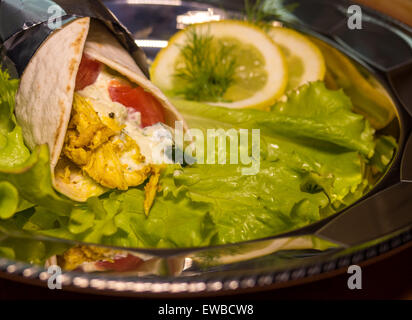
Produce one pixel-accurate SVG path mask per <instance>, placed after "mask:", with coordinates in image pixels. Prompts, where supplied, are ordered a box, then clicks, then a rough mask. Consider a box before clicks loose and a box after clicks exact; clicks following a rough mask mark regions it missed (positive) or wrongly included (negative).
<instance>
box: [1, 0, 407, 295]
mask: <svg viewBox="0 0 412 320" xmlns="http://www.w3.org/2000/svg"><path fill="white" fill-rule="evenodd" d="M293 2H296V3H298V4H299V6H298V7H297V9H296V10H294V11H293V12H292V13H291V12H288V11H284V12H283V13H282V14H280V15H278V16H276V17H273V19H274V22H275V23H277V24H280V25H282V24H285V25H287V26H289V27H292V28H295V29H297V30H300V31H302V32H304V33H306V34H308V35H309V36H311V37H314V38H316V39H318V40H319V41H322V42H323V43H324V44H325V45H326V46H330V47H334V48H337V49H338V50H340V51H341V52H342V53H344V54H345V55H346V56H347V57H349V58H350V61H351V63H352V64H353V65H354V66H356V68H357V69H358V70H361V72H362V74H365V75H366V76H367V78H368V79H370V81H373V83H374V84H375V86H376V90H377V91H380V92H382V91H384V92H386V93H387V94H388V96H389V97H390V100H391V103H392V104H393V109H394V112H395V114H396V117H395V119H394V120H393V121H392V122H391V123H390V124H389V125H388V126H387V127H385V128H384V129H382V130H383V131H384V132H387V133H390V134H392V135H393V136H395V137H396V138H397V140H398V143H399V148H398V150H397V153H396V155H395V156H394V159H393V160H392V163H391V166H390V168H389V169H388V171H387V172H386V173H385V175H383V176H382V177H381V178H380V179H379V181H377V184H376V186H375V188H374V189H373V190H372V191H371V192H369V193H368V194H367V195H365V196H364V197H363V198H362V199H360V200H359V201H358V202H357V203H355V204H354V205H352V206H351V207H349V208H346V209H345V210H343V211H341V212H339V213H337V214H335V215H333V216H331V217H329V218H327V219H325V220H322V221H320V222H318V223H315V224H313V225H310V226H306V227H304V228H301V229H298V230H293V231H291V232H288V233H286V234H281V235H277V236H275V237H271V238H265V239H260V240H254V241H248V242H243V243H237V244H229V245H223V246H215V247H205V248H185V249H173V250H172V249H138V248H115V247H110V248H111V249H118V250H122V251H127V252H130V253H131V254H134V255H137V256H139V257H142V259H143V260H144V263H143V264H142V265H141V266H140V267H139V268H138V269H136V270H135V271H133V272H110V273H109V272H105V273H99V272H91V273H87V272H77V271H71V272H70V271H64V270H63V273H62V275H61V278H60V279H61V280H62V286H63V288H64V289H66V290H75V291H85V292H89V293H90V292H92V293H97V294H105V295H123V296H144V297H147V296H155V297H165V296H170V295H173V296H187V295H190V296H196V295H217V294H226V293H233V292H240V291H243V290H267V289H274V288H278V287H284V286H291V285H296V284H299V283H302V282H304V281H308V280H313V279H319V278H322V277H327V276H330V275H331V274H336V273H337V272H345V271H346V270H347V268H348V266H349V265H351V264H361V263H363V262H365V261H366V260H369V259H373V258H375V257H377V256H380V255H382V254H384V253H387V252H388V251H391V250H393V249H395V248H397V247H400V246H402V245H404V244H406V243H408V242H410V241H412V197H410V195H411V194H412V183H409V182H410V181H412V170H411V167H410V164H411V163H412V158H411V157H412V140H411V139H409V134H410V128H411V126H410V123H411V114H412V113H411V111H412V99H411V93H410V92H409V90H408V89H407V88H408V86H407V85H406V84H408V83H409V86H410V85H412V78H411V77H410V76H409V74H411V72H409V71H410V70H412V30H411V29H410V28H408V27H407V26H405V25H402V24H400V23H398V22H396V21H394V20H392V19H390V18H388V17H386V16H383V15H381V14H378V13H376V12H373V11H371V10H366V9H365V10H364V15H365V17H364V19H365V21H366V23H367V28H366V30H365V31H364V32H362V31H360V32H358V33H347V32H345V30H346V29H345V28H344V27H343V26H344V25H345V23H346V20H347V17H346V9H347V7H348V6H349V5H350V4H351V3H350V2H348V1H344V0H341V1H334V2H331V1H320V0H313V1H312V0H310V1H309V0H300V1H293ZM104 3H105V4H106V5H107V7H108V8H109V9H110V10H112V11H113V13H114V14H115V15H116V16H117V18H118V19H119V20H120V21H121V23H123V25H125V26H126V27H127V28H128V29H129V31H130V32H131V34H132V35H133V36H134V38H135V40H136V43H137V44H138V45H139V46H140V48H141V49H143V50H144V51H145V53H146V56H147V59H148V61H149V63H150V60H152V59H153V58H154V57H155V56H156V54H157V53H158V52H159V50H160V49H161V48H162V47H164V46H165V45H167V41H168V39H169V38H170V37H171V36H172V35H173V34H174V33H175V32H176V31H178V30H179V29H180V28H182V27H184V26H185V25H187V24H190V23H192V22H199V21H200V20H202V19H203V21H204V19H224V18H241V17H242V14H243V12H242V3H243V2H242V1H235V0H233V1H213V0H210V1H192V2H188V1H180V0H163V1H161V0H158V1H156V0H153V1H152V0H113V1H104ZM371 30H372V31H373V32H375V33H373V32H369V31H371ZM368 32H369V33H368ZM359 37H360V38H362V39H363V40H362V41H363V42H362V43H363V45H356V44H359V43H360V42H359V41H360V40H359ZM371 37H375V38H373V39H371ZM378 40H379V41H378ZM385 41H386V42H390V41H391V42H392V43H394V45H397V44H398V45H399V46H400V47H398V48H399V50H397V51H396V53H395V51H391V53H390V54H388V52H386V51H384V49H382V48H384V47H382V46H376V47H374V46H373V45H376V44H377V43H378V42H384V43H385ZM402 48H403V49H402ZM408 50H409V51H408ZM408 81H409V82H408ZM0 238H1V240H4V239H20V240H21V241H24V242H27V243H29V242H33V243H35V242H36V243H38V242H41V243H42V244H43V245H46V246H48V245H50V246H62V247H67V248H69V247H72V246H75V245H78V244H82V243H77V242H71V241H68V240H62V239H54V238H47V237H39V236H36V235H32V234H29V233H26V232H24V233H23V232H18V231H10V230H2V229H0ZM82 245H86V246H87V245H90V244H82ZM93 246H95V245H93ZM30 262H31V261H30V259H29V258H27V257H26V258H24V257H20V258H16V259H15V260H10V259H6V258H0V276H1V277H5V278H9V279H13V280H16V281H22V282H27V283H32V284H36V285H41V286H47V285H48V283H49V280H50V278H51V276H52V274H50V273H49V272H48V269H47V267H45V266H39V265H35V264H32V263H30Z"/></svg>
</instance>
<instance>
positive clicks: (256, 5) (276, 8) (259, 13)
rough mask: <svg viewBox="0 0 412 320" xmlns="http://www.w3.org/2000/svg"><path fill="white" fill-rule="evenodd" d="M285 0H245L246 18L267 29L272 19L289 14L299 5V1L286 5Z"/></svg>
mask: <svg viewBox="0 0 412 320" xmlns="http://www.w3.org/2000/svg"><path fill="white" fill-rule="evenodd" d="M284 2H285V0H266V1H263V2H262V1H261V0H244V7H245V16H246V20H247V21H249V22H251V23H253V24H255V25H257V26H259V27H261V28H262V29H264V30H266V29H267V28H268V27H269V26H270V25H271V20H273V19H276V18H281V17H283V16H287V15H288V14H290V13H291V12H292V11H293V10H295V9H296V7H297V6H298V4H297V3H292V4H288V5H285V4H284Z"/></svg>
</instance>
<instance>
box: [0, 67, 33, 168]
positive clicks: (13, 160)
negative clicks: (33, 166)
mask: <svg viewBox="0 0 412 320" xmlns="http://www.w3.org/2000/svg"><path fill="white" fill-rule="evenodd" d="M18 86H19V81H18V80H10V78H9V75H8V73H7V72H3V71H1V70H0V171H1V170H2V169H9V168H13V167H15V166H18V165H20V164H22V163H23V162H25V161H26V160H27V159H28V157H29V156H30V152H29V150H28V149H27V147H26V146H25V144H24V142H23V134H22V132H21V127H20V126H18V125H16V119H15V117H14V113H13V112H14V105H15V96H16V92H17V89H18Z"/></svg>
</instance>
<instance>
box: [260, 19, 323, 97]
mask: <svg viewBox="0 0 412 320" xmlns="http://www.w3.org/2000/svg"><path fill="white" fill-rule="evenodd" d="M268 34H269V36H270V37H271V38H272V39H273V40H274V41H275V42H276V44H277V45H278V46H279V47H280V48H281V49H282V52H283V54H284V55H285V57H286V61H287V65H288V70H289V80H288V85H287V89H286V90H287V91H289V90H293V89H296V88H298V87H300V86H301V85H303V84H305V83H308V82H312V81H317V80H323V79H324V78H325V73H326V64H325V59H324V57H323V55H322V52H321V51H320V50H319V48H318V47H317V46H316V45H315V44H314V43H313V42H311V41H310V40H309V39H308V38H307V37H305V36H304V35H302V34H300V33H299V32H297V31H294V30H292V29H288V28H283V27H272V28H270V29H269V31H268Z"/></svg>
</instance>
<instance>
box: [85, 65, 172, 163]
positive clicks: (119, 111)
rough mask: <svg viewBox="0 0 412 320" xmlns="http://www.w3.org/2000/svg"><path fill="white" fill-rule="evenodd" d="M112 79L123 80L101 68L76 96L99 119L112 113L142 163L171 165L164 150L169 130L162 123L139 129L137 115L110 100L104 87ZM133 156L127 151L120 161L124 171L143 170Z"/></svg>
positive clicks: (138, 115) (170, 144) (168, 144)
mask: <svg viewBox="0 0 412 320" xmlns="http://www.w3.org/2000/svg"><path fill="white" fill-rule="evenodd" d="M112 80H123V79H121V78H119V77H117V76H115V75H113V74H111V73H110V72H108V70H107V68H104V69H103V70H102V71H101V72H100V74H99V76H98V78H97V80H96V82H95V83H94V84H92V85H90V86H88V87H86V88H84V89H83V90H81V91H78V92H77V93H78V94H80V95H81V96H83V97H85V98H87V99H89V100H90V102H91V104H92V106H93V108H94V110H95V111H96V112H97V114H98V116H99V117H100V118H101V119H102V118H103V117H110V114H111V113H113V114H112V116H114V119H115V120H116V121H117V122H118V124H119V125H121V126H123V125H124V126H125V128H124V129H123V132H124V133H125V134H127V135H128V136H129V137H130V138H132V139H133V140H134V141H136V143H137V144H138V145H139V147H140V151H141V153H142V154H143V155H144V157H145V158H146V164H148V163H151V164H161V163H168V164H171V163H173V161H172V160H171V159H170V158H169V157H167V156H166V155H165V152H166V150H169V149H170V148H172V146H173V144H174V137H173V130H172V129H171V128H170V127H168V126H167V125H165V124H163V123H157V124H155V125H152V126H150V127H146V128H142V127H141V115H140V112H138V111H135V110H134V109H133V108H127V107H125V106H124V105H122V104H120V103H118V102H113V101H112V100H111V98H110V94H109V90H108V88H109V83H110V81H112ZM120 139H121V137H120ZM135 153H136V152H135V151H131V152H128V153H126V154H124V155H123V156H122V158H121V159H120V161H121V162H122V163H123V164H127V165H128V168H130V170H133V171H135V170H140V169H142V167H143V165H138V164H136V162H135V161H133V160H132V156H133V155H134V154H135Z"/></svg>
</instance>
